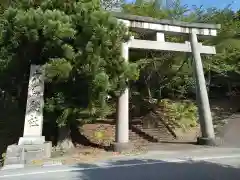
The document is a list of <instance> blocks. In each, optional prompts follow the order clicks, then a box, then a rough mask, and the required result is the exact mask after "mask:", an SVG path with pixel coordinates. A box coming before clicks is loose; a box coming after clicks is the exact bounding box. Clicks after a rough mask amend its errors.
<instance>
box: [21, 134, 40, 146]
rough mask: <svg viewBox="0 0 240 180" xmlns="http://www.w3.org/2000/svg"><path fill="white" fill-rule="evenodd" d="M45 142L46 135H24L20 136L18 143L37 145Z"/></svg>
mask: <svg viewBox="0 0 240 180" xmlns="http://www.w3.org/2000/svg"><path fill="white" fill-rule="evenodd" d="M44 142H45V136H24V137H20V138H19V141H18V145H35V144H43V143H44Z"/></svg>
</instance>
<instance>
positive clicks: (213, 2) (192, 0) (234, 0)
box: [126, 0, 240, 10]
mask: <svg viewBox="0 0 240 180" xmlns="http://www.w3.org/2000/svg"><path fill="white" fill-rule="evenodd" d="M126 1H127V2H133V1H135V0H126ZM181 2H182V4H187V5H188V6H189V7H191V6H192V5H197V6H201V5H203V6H204V7H206V8H208V7H217V8H224V7H226V6H227V5H229V4H232V6H231V8H232V9H233V10H238V9H240V0H181Z"/></svg>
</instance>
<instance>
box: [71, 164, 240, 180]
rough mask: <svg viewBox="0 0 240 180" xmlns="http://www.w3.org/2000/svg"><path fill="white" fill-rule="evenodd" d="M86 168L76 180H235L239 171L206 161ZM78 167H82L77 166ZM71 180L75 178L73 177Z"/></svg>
mask: <svg viewBox="0 0 240 180" xmlns="http://www.w3.org/2000/svg"><path fill="white" fill-rule="evenodd" d="M107 166H111V167H101V166H98V167H97V166H89V167H90V168H86V169H85V170H82V171H78V172H75V173H77V174H75V173H74V174H75V175H76V176H77V177H76V176H75V177H76V179H80V180H108V179H109V180H238V179H240V169H238V168H234V167H231V166H223V165H219V164H214V163H209V162H177V163H176V162H164V161H156V160H138V159H136V160H127V161H116V162H112V163H111V164H108V165H107ZM78 167H83V166H82V165H79V166H78ZM74 179H75V178H74Z"/></svg>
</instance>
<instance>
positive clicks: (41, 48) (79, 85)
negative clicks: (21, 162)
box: [0, 0, 138, 125]
mask: <svg viewBox="0 0 240 180" xmlns="http://www.w3.org/2000/svg"><path fill="white" fill-rule="evenodd" d="M0 32H1V35H0V59H1V68H2V69H1V72H2V73H1V74H2V75H4V74H6V73H8V72H9V71H10V69H11V68H15V69H13V71H16V66H17V65H19V64H22V65H21V66H19V68H21V69H20V70H19V72H21V73H23V74H25V76H26V75H27V74H28V72H29V66H30V64H41V65H43V66H44V67H45V73H46V82H49V83H48V84H47V85H46V92H45V97H46V105H45V109H46V111H47V112H54V114H57V115H58V122H59V124H63V125H64V124H66V123H67V122H68V120H70V119H77V118H81V117H82V116H83V115H82V113H83V112H84V114H85V116H86V118H87V117H88V116H89V115H90V116H91V117H92V118H96V117H99V116H104V115H105V113H106V111H105V109H107V108H108V102H107V100H108V99H107V97H108V95H109V94H111V95H112V96H118V95H119V93H120V92H121V89H122V88H124V87H125V86H126V79H129V80H132V79H135V78H136V77H137V76H138V72H137V68H136V65H135V64H134V63H126V61H125V60H124V59H123V58H122V57H121V43H122V42H124V41H126V40H127V38H128V37H127V36H126V28H125V27H124V25H123V24H121V23H119V22H118V21H117V20H116V19H115V18H114V17H112V16H111V15H110V14H109V13H108V12H106V11H104V10H102V8H101V3H100V1H98V0H79V1H73V0H72V1H68V0H51V1H50V0H43V1H31V0H21V1H18V2H17V3H16V4H12V6H10V7H8V8H7V9H6V10H5V11H4V12H3V14H2V19H1V21H0ZM3 72H6V73H3ZM8 76H9V74H8ZM9 78H12V77H9ZM5 81H9V79H5ZM2 84H4V83H3V82H2Z"/></svg>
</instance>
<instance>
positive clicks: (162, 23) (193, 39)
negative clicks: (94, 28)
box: [114, 13, 221, 151]
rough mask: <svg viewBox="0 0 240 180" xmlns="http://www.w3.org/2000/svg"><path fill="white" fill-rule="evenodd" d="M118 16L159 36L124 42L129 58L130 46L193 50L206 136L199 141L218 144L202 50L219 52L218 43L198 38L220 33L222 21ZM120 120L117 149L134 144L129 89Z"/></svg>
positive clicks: (122, 101)
mask: <svg viewBox="0 0 240 180" xmlns="http://www.w3.org/2000/svg"><path fill="white" fill-rule="evenodd" d="M114 16H115V17H116V18H118V19H119V21H121V22H123V23H124V24H125V25H126V26H127V27H128V29H129V31H133V32H144V33H146V34H151V35H154V36H155V41H153V40H152V39H151V40H141V39H134V37H131V39H130V40H129V41H128V42H125V43H123V44H122V56H123V57H124V58H125V60H126V61H128V58H129V50H130V49H140V50H153V51H178V52H189V53H192V54H193V58H194V61H193V68H194V76H195V79H196V94H197V104H198V112H199V120H200V126H201V133H202V136H201V137H199V138H198V143H199V144H204V145H215V134H214V127H213V123H212V116H211V110H210V105H209V99H208V94H207V89H206V82H205V77H204V72H203V65H202V60H201V54H216V50H215V47H214V46H205V45H203V44H202V43H199V42H198V38H206V37H209V36H216V35H217V29H220V27H221V26H220V25H219V24H218V25H216V24H203V23H187V22H180V21H175V20H157V19H153V18H150V17H141V16H135V15H126V14H120V13H114ZM165 34H170V35H185V36H189V41H186V42H185V43H173V42H166V41H165ZM117 112H118V113H117V123H116V137H115V143H114V150H115V151H123V150H126V149H129V148H131V144H130V143H129V91H128V88H126V89H125V91H124V92H123V94H122V95H121V96H120V97H119V99H118V109H117Z"/></svg>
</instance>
